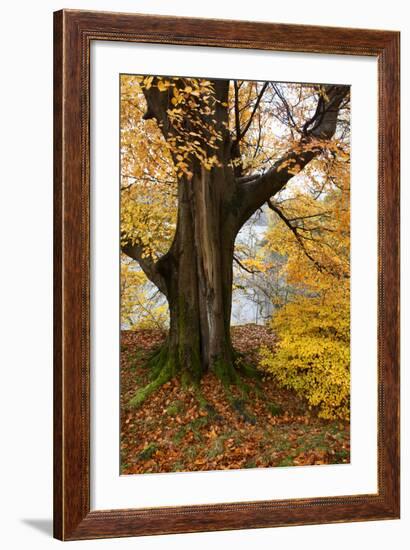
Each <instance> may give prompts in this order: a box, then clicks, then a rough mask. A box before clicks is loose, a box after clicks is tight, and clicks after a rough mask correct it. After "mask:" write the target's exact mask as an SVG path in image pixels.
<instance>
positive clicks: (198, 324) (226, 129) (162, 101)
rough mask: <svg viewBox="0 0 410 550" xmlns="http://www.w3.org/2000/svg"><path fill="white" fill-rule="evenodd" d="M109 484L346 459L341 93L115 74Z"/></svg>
mask: <svg viewBox="0 0 410 550" xmlns="http://www.w3.org/2000/svg"><path fill="white" fill-rule="evenodd" d="M119 87H120V105H119V113H120V120H119V132H120V178H119V179H120V182H119V187H120V191H119V192H120V228H119V232H120V250H119V251H118V253H119V255H120V275H119V276H120V294H121V296H120V327H119V329H120V331H121V362H120V370H121V372H120V390H121V396H120V411H121V429H120V442H119V445H120V473H121V475H132V474H154V473H155V474H158V473H170V472H192V471H207V470H235V469H236V470H237V469H244V468H272V467H296V466H319V465H322V466H323V465H328V464H349V463H350V344H351V342H350V340H351V339H350V168H351V166H350V148H351V147H350V139H351V136H350V129H351V123H350V86H348V85H346V84H340V83H334V82H333V83H324V82H321V83H315V84H312V83H304V82H275V81H254V80H234V79H229V78H226V79H214V78H208V77H206V76H169V75H136V74H120V75H119Z"/></svg>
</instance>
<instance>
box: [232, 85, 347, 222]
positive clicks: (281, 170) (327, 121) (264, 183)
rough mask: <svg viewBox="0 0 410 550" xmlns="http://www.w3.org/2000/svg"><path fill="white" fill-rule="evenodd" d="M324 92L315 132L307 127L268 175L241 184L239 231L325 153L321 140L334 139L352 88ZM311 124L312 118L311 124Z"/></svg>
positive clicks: (327, 88)
mask: <svg viewBox="0 0 410 550" xmlns="http://www.w3.org/2000/svg"><path fill="white" fill-rule="evenodd" d="M323 91H324V93H323V95H321V96H320V98H319V100H318V105H317V108H316V112H317V113H318V114H317V116H316V117H315V116H314V117H313V118H315V121H316V122H315V124H314V125H313V126H312V127H311V129H309V130H308V129H307V128H306V134H305V136H304V137H303V138H302V139H301V141H300V142H299V145H298V146H297V147H294V148H293V149H291V150H289V151H288V152H287V153H285V154H284V155H283V157H282V158H280V159H279V160H277V161H276V162H275V163H274V164H273V165H272V166H271V167H270V168H269V169H268V170H267V171H266V172H265V173H264V174H262V175H259V176H255V178H252V176H248V177H247V178H246V179H245V180H244V181H243V182H240V183H239V186H240V190H239V195H240V198H241V208H240V211H239V215H238V230H239V228H240V227H242V225H243V224H244V223H245V222H246V220H247V219H249V217H250V216H251V215H252V214H253V213H254V212H255V211H256V210H257V209H258V208H260V207H261V206H262V205H263V203H265V202H266V201H267V200H268V199H269V198H270V197H272V196H274V195H275V194H276V193H278V192H279V191H280V190H281V189H283V187H284V186H285V185H286V184H287V182H288V181H289V180H290V179H291V178H292V177H293V176H294V175H296V174H298V173H299V172H300V171H301V170H303V168H304V167H305V166H306V165H307V164H308V163H309V162H310V161H311V160H312V159H313V158H315V157H316V156H317V155H318V154H319V153H320V152H321V151H322V150H323V147H322V146H321V145H320V142H321V141H323V142H325V141H326V140H329V139H331V138H332V137H333V135H334V133H335V131H336V126H337V120H338V114H339V110H340V106H341V104H342V102H343V101H344V99H345V98H346V97H347V95H348V93H349V86H333V85H332V86H324V90H323ZM319 103H320V106H319ZM318 117H319V118H320V121H319V118H318ZM311 122H312V119H311V120H309V124H310V123H311ZM315 143H316V145H315ZM248 178H249V179H248Z"/></svg>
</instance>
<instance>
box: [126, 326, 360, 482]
mask: <svg viewBox="0 0 410 550" xmlns="http://www.w3.org/2000/svg"><path fill="white" fill-rule="evenodd" d="M232 336H233V342H234V346H235V348H236V349H237V350H238V351H239V352H241V353H243V354H245V356H246V360H247V362H249V363H251V364H256V362H257V353H258V349H259V347H260V345H261V343H265V344H268V345H269V344H272V345H274V343H275V338H274V335H273V334H272V333H271V332H270V331H269V329H267V328H266V327H261V326H257V325H244V326H241V327H234V328H233V329H232ZM164 337H165V334H163V333H162V332H161V331H158V330H139V331H123V332H122V335H121V473H122V474H140V473H159V472H178V471H198V470H201V471H203V470H227V469H238V468H256V467H272V466H298V465H313V464H341V463H348V462H349V461H350V432H349V424H348V423H346V422H341V421H325V420H321V419H319V418H317V416H316V415H315V413H314V411H309V410H308V408H307V406H306V404H305V403H304V401H303V400H301V399H300V398H298V397H297V396H296V395H295V394H294V393H292V392H291V391H289V390H285V389H279V388H278V387H277V386H276V384H275V383H274V381H273V380H272V379H270V378H269V377H268V376H263V378H262V379H261V380H255V379H249V378H247V379H246V381H245V383H246V385H247V386H248V391H247V392H246V393H245V392H244V391H243V389H241V388H240V387H232V388H231V389H230V390H229V391H227V390H226V388H224V387H223V385H222V384H221V382H220V381H219V380H218V379H217V378H216V377H215V376H214V375H213V374H212V373H208V374H206V375H205V376H204V378H203V380H202V383H201V387H200V391H199V392H198V391H196V392H194V391H193V390H192V391H190V390H187V389H185V388H182V387H181V384H180V382H179V381H178V380H172V381H170V382H168V383H167V384H165V385H164V386H162V387H161V388H160V389H159V390H157V391H156V392H155V393H154V394H153V395H151V396H150V397H148V398H147V400H146V401H145V402H144V403H143V404H142V406H141V407H140V408H139V409H137V410H132V409H129V408H128V407H127V403H128V402H129V400H130V399H131V398H132V396H133V395H134V393H135V391H136V390H137V389H138V388H141V387H144V386H145V385H146V384H147V383H148V382H149V371H148V369H147V368H146V362H147V358H148V357H149V356H150V354H151V353H152V351H153V350H155V349H156V348H157V347H158V346H159V345H160V344H161V342H162V341H163V340H164Z"/></svg>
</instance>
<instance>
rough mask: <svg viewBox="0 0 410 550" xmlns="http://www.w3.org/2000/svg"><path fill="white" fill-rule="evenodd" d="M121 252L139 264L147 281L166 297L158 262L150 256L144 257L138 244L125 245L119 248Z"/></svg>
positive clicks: (165, 286)
mask: <svg viewBox="0 0 410 550" xmlns="http://www.w3.org/2000/svg"><path fill="white" fill-rule="evenodd" d="M121 250H122V252H123V253H124V254H125V255H126V256H128V257H129V258H131V259H132V260H135V261H137V262H138V263H139V265H140V267H141V269H142V271H143V272H144V273H145V275H146V276H147V277H148V279H149V280H150V281H151V282H152V283H154V285H156V286H157V287H158V289H159V290H160V291H161V292H162V293H163V294H165V296H168V289H167V284H166V281H165V278H164V277H163V276H162V275H161V273H160V272H159V270H158V262H159V261H160V260H158V262H155V261H154V260H153V259H152V258H151V257H150V256H144V253H143V251H144V249H143V247H142V246H141V245H140V244H138V243H135V244H131V243H126V244H123V245H122V246H121Z"/></svg>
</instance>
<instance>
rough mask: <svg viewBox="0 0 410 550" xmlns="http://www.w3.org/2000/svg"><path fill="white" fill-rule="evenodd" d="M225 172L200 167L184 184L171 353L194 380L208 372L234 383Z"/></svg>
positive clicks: (171, 289) (172, 283) (170, 280)
mask: <svg viewBox="0 0 410 550" xmlns="http://www.w3.org/2000/svg"><path fill="white" fill-rule="evenodd" d="M223 178H224V170H223V169H213V170H212V171H211V172H209V171H206V170H204V169H200V170H198V171H197V172H195V173H194V175H193V177H192V180H191V181H190V182H186V184H185V185H181V186H180V191H179V194H180V196H179V212H178V222H177V230H176V235H175V240H174V243H173V246H172V248H171V251H170V258H171V259H170V261H169V263H170V264H171V266H172V267H171V269H170V270H169V271H168V273H164V276H165V280H166V284H167V289H168V292H167V294H168V302H169V309H170V330H169V337H168V342H167V346H168V353H169V354H170V355H171V356H172V357H173V361H174V362H175V365H176V368H177V369H178V370H180V371H184V374H185V375H186V376H187V377H188V378H189V379H191V380H192V381H198V380H199V379H200V377H201V375H202V374H203V372H205V371H206V370H208V369H213V370H215V372H216V373H217V374H218V375H220V376H223V377H224V378H225V379H227V381H230V380H232V378H233V376H234V373H233V370H232V369H233V352H232V345H231V338H230V317H231V298H232V262H233V247H234V235H233V232H232V230H231V228H230V227H229V224H227V223H226V222H227V219H226V218H224V216H223V208H222V207H223V202H222V201H221V197H220V194H219V191H218V190H219V189H221V185H220V184H221V181H220V180H221V179H223Z"/></svg>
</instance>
